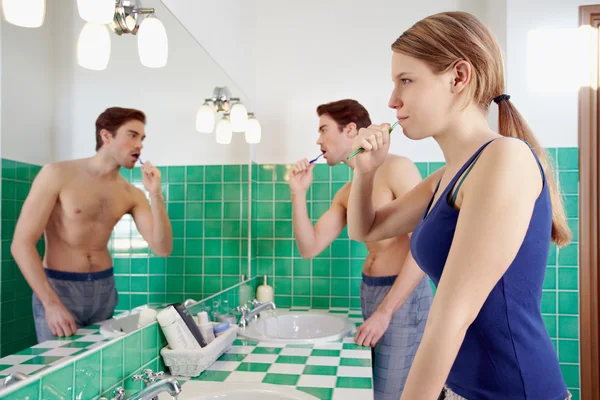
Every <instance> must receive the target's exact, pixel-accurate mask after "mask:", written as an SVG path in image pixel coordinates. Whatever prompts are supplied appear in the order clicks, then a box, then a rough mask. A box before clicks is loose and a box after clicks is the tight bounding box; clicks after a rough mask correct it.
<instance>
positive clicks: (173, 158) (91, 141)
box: [49, 0, 250, 165]
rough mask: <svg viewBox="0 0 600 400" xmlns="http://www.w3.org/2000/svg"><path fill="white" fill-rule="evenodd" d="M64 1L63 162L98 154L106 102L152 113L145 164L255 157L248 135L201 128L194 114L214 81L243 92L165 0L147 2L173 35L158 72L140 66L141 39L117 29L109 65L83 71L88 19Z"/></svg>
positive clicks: (59, 112) (59, 142) (59, 69)
mask: <svg viewBox="0 0 600 400" xmlns="http://www.w3.org/2000/svg"><path fill="white" fill-rule="evenodd" d="M49 4H50V3H49ZM54 4H55V3H52V5H53V6H54ZM60 4H61V7H62V12H63V15H67V16H69V17H66V18H63V21H64V23H63V24H61V26H60V30H57V32H56V39H57V40H56V42H57V46H56V52H57V57H56V61H57V64H56V76H55V79H56V82H57V90H56V95H57V96H56V98H57V103H56V118H55V132H56V143H55V155H56V159H57V160H64V159H70V158H77V157H86V156H90V155H92V154H94V152H95V127H94V124H95V121H96V118H97V117H98V115H99V114H100V113H101V112H102V111H104V110H105V109H106V108H107V107H111V106H122V107H131V108H138V109H140V110H142V111H144V112H145V113H146V115H147V117H148V121H147V125H146V133H147V138H146V141H145V147H144V150H143V154H142V159H143V160H144V161H145V160H149V161H152V162H153V163H155V164H159V165H189V164H241V163H247V162H248V161H249V159H250V152H249V146H248V145H247V144H246V143H245V139H244V136H243V134H238V135H234V139H233V141H232V143H231V144H230V145H219V144H217V143H216V142H215V137H214V134H211V135H206V134H200V133H198V132H196V130H195V118H196V111H197V109H198V107H199V106H200V105H201V104H202V103H203V102H204V99H205V98H207V97H210V96H211V95H212V91H213V88H214V87H215V86H228V87H229V88H230V89H231V91H232V92H233V93H234V94H236V93H239V92H240V90H239V88H238V87H237V85H235V84H234V83H233V82H232V81H231V79H229V78H228V77H227V76H226V75H225V73H224V72H223V71H222V70H221V68H220V67H219V66H218V65H216V64H215V62H214V61H213V60H212V59H211V58H210V57H209V55H208V54H207V53H206V51H204V49H203V48H202V47H201V46H200V45H199V44H198V43H197V42H196V41H195V40H194V38H192V37H191V36H190V34H189V33H188V32H187V31H186V30H185V28H184V27H183V26H182V25H181V24H180V23H179V21H178V20H177V19H176V18H175V17H174V16H173V15H172V14H171V13H170V12H169V10H168V9H167V8H166V7H165V6H164V5H163V4H162V3H161V2H160V1H159V0H146V1H144V3H143V5H144V7H154V8H155V9H156V15H157V17H158V18H159V19H160V20H161V21H162V22H163V24H164V25H165V29H166V31H167V35H168V38H169V60H168V63H167V66H166V67H164V68H160V69H152V68H146V67H144V66H142V65H141V63H140V61H139V56H138V50H137V37H136V36H133V35H124V36H117V35H115V34H114V33H112V32H111V33H110V36H111V43H112V51H111V58H110V62H109V65H108V67H107V69H106V70H104V71H91V70H87V69H84V68H81V67H80V66H79V65H78V64H77V39H78V36H79V32H80V31H81V29H82V27H83V25H84V21H83V20H82V19H81V18H80V17H79V15H78V12H77V5H76V2H75V1H73V0H60ZM57 6H58V5H57ZM242 100H246V99H244V98H242Z"/></svg>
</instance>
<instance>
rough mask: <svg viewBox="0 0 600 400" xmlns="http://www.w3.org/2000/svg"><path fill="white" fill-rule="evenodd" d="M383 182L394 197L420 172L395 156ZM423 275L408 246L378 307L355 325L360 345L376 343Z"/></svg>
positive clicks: (408, 187)
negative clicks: (393, 279) (392, 282)
mask: <svg viewBox="0 0 600 400" xmlns="http://www.w3.org/2000/svg"><path fill="white" fill-rule="evenodd" d="M399 177H401V178H399ZM386 182H388V185H389V187H390V189H391V190H392V192H393V193H394V197H396V198H399V197H402V196H404V195H405V194H406V193H408V192H409V191H410V190H412V188H413V187H415V186H417V185H418V184H419V182H421V174H420V173H419V170H418V169H417V168H416V167H415V165H414V164H413V163H412V162H411V161H410V160H408V159H405V158H399V157H397V158H396V157H395V158H394V159H393V160H392V161H391V162H390V164H389V168H388V169H387V170H386ZM409 236H410V234H409ZM423 275H424V272H423V271H422V270H421V268H419V266H418V265H417V262H416V261H415V259H414V258H413V257H412V254H411V253H410V250H409V252H408V254H407V255H406V259H405V260H404V264H403V266H402V269H401V270H400V273H399V274H398V276H397V277H396V280H395V281H394V285H393V286H392V288H391V289H390V291H389V292H388V294H387V295H386V296H385V297H384V299H383V301H382V302H381V304H380V305H379V307H377V311H375V312H374V313H373V314H372V315H371V316H370V317H369V318H368V319H367V320H366V321H365V322H364V323H363V324H362V325H361V326H360V328H359V329H358V332H357V333H356V339H355V341H356V343H357V344H358V345H359V346H375V344H376V343H377V342H378V341H379V339H381V337H382V336H383V334H384V333H385V331H386V330H387V328H388V326H389V324H390V320H391V319H392V315H394V313H395V312H396V311H397V310H398V309H399V308H400V307H402V305H403V304H404V302H405V301H406V299H408V297H409V296H410V294H411V293H412V292H413V291H414V290H415V288H416V287H417V285H418V284H419V282H420V281H421V279H423Z"/></svg>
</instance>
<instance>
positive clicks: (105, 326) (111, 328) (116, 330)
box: [98, 312, 140, 337]
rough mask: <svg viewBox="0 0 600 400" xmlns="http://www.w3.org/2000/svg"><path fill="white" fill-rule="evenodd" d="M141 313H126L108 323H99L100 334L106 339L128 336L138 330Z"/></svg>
mask: <svg viewBox="0 0 600 400" xmlns="http://www.w3.org/2000/svg"><path fill="white" fill-rule="evenodd" d="M139 319H140V314H139V313H134V314H132V313H130V312H125V313H123V314H120V315H117V316H115V317H113V318H111V319H107V320H106V321H102V322H99V323H98V324H99V325H100V334H101V335H104V336H105V337H117V336H123V335H127V334H128V333H131V332H133V331H135V330H136V329H137V325H138V321H139Z"/></svg>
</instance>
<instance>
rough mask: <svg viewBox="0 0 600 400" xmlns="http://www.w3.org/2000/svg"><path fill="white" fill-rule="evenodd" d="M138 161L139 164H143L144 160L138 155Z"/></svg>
mask: <svg viewBox="0 0 600 400" xmlns="http://www.w3.org/2000/svg"><path fill="white" fill-rule="evenodd" d="M138 161H139V162H140V164H142V165H144V162H143V161H142V159H141V158H140V157H138Z"/></svg>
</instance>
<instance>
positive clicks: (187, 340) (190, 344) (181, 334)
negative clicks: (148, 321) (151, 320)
mask: <svg viewBox="0 0 600 400" xmlns="http://www.w3.org/2000/svg"><path fill="white" fill-rule="evenodd" d="M156 319H157V320H158V323H159V324H160V327H161V328H162V331H163V333H164V334H165V337H166V339H167V342H168V343H169V347H170V348H172V349H174V350H189V349H199V348H201V347H200V344H199V343H198V341H197V340H196V338H195V337H194V335H192V332H190V330H189V328H188V327H187V325H186V324H185V322H184V321H183V319H182V318H181V316H179V313H178V312H177V311H176V310H175V308H173V306H169V307H167V308H165V309H164V310H161V311H160V312H159V313H158V314H156Z"/></svg>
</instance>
